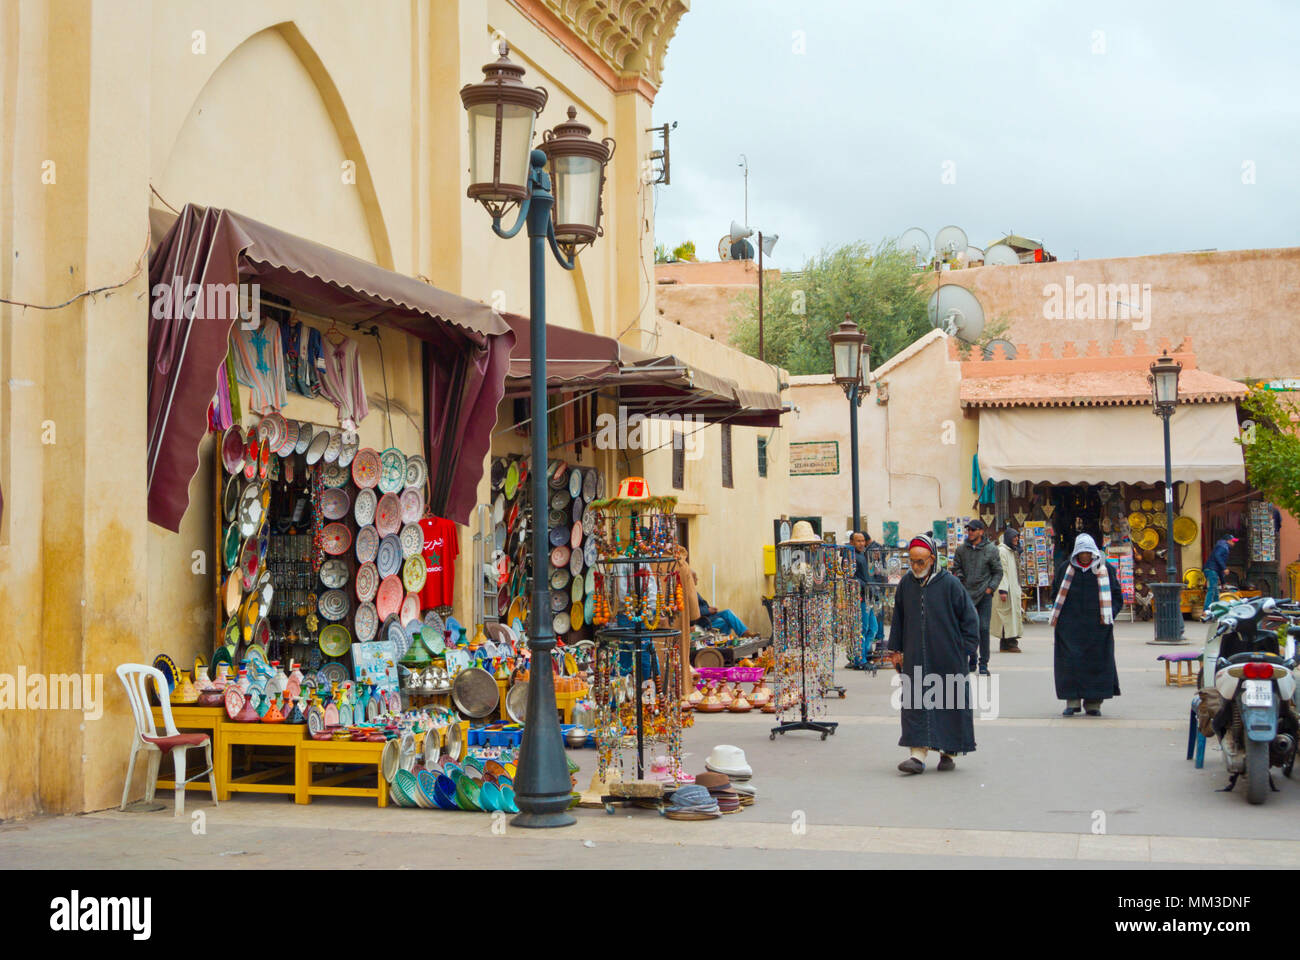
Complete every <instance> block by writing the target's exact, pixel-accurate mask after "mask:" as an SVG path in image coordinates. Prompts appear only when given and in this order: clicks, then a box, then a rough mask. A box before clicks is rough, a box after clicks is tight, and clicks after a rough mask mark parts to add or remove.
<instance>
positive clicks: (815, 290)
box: [731, 241, 930, 375]
mask: <svg viewBox="0 0 1300 960" xmlns="http://www.w3.org/2000/svg"><path fill="white" fill-rule="evenodd" d="M928 295H929V291H928V289H927V288H926V287H925V285H924V280H923V276H918V275H917V273H916V269H915V267H914V265H913V260H912V257H911V255H910V253H903V252H902V251H900V250H898V249H897V248H896V247H895V246H894V245H893V243H892V242H889V243H882V244H881V245H879V246H877V247H875V248H874V249H873V248H872V247H871V245H870V244H868V243H865V242H861V241H859V242H856V243H849V244H845V245H844V246H842V247H838V248H835V249H826V250H823V251H822V252H821V253H819V254H818V255H817V256H815V257H813V258H812V259H811V260H809V261H808V262H807V263H806V264H805V265H804V268H803V269H802V270H800V271H798V272H796V273H793V274H785V275H783V276H782V277H781V279H780V280H779V281H778V280H774V279H771V278H764V282H763V351H764V359H766V360H767V361H768V362H769V363H774V364H777V365H778V366H781V367H784V368H785V369H786V370H788V371H790V373H792V374H796V375H798V374H810V373H829V372H830V371H831V370H832V369H833V362H832V358H831V345H830V342H829V341H828V340H827V339H826V336H827V334H829V333H830V332H831V331H832V330H834V329H835V327H837V326H838V325H839V323H840V321H841V320H843V319H844V315H845V314H846V313H847V314H848V315H849V317H850V318H851V319H852V320H854V321H855V322H856V323H857V324H858V328H859V329H860V330H862V332H863V333H865V334H866V335H867V342H868V343H870V344H871V348H872V349H871V365H872V366H873V367H877V366H879V365H880V364H882V363H884V362H885V361H886V360H888V359H889V358H890V357H892V356H893V355H894V354H896V353H898V352H899V351H900V350H902V349H903V348H904V347H906V346H907V345H908V344H910V343H912V342H913V341H914V340H916V339H917V338H918V337H920V336H922V335H923V334H925V333H926V332H927V331H928V330H929V329H930V321H929V319H928V318H927V316H926V309H925V306H926V298H927V297H928ZM731 320H732V336H731V342H732V343H733V344H734V345H735V346H737V347H739V348H740V349H741V350H744V351H745V352H746V353H748V354H751V355H752V356H758V294H757V291H755V292H753V293H750V294H748V295H744V296H742V297H741V298H740V300H739V303H738V304H737V312H736V313H734V314H733V315H732V318H731Z"/></svg>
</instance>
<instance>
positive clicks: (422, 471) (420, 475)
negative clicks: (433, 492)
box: [404, 455, 429, 490]
mask: <svg viewBox="0 0 1300 960" xmlns="http://www.w3.org/2000/svg"><path fill="white" fill-rule="evenodd" d="M428 478H429V467H428V465H427V464H426V463H425V462H424V457H421V456H419V455H416V456H414V457H407V459H406V475H405V478H404V482H405V486H406V488H407V489H408V490H410V489H415V488H422V487H423V486H424V481H425V480H427V479H428Z"/></svg>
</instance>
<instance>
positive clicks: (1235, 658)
mask: <svg viewBox="0 0 1300 960" xmlns="http://www.w3.org/2000/svg"><path fill="white" fill-rule="evenodd" d="M1275 611H1276V612H1275ZM1289 611H1290V608H1289V607H1282V608H1279V606H1278V603H1277V601H1276V600H1274V599H1273V598H1272V597H1258V598H1255V599H1253V600H1249V601H1238V602H1235V603H1232V604H1231V605H1228V604H1221V603H1216V604H1213V605H1211V608H1210V613H1211V615H1212V616H1214V617H1216V618H1217V623H1216V624H1215V625H1214V626H1213V628H1212V629H1211V632H1210V637H1209V639H1208V641H1207V642H1206V645H1205V651H1204V654H1203V657H1202V661H1201V663H1202V667H1201V671H1202V672H1201V677H1202V691H1201V698H1202V703H1203V704H1204V705H1205V707H1206V708H1207V709H1208V710H1210V711H1211V713H1210V726H1211V728H1212V729H1213V732H1214V734H1215V735H1216V736H1217V737H1218V740H1219V746H1220V748H1221V750H1222V753H1223V759H1224V763H1225V765H1226V766H1227V769H1228V776H1229V780H1228V786H1227V787H1226V788H1225V789H1227V790H1231V789H1233V787H1235V786H1236V785H1237V780H1238V778H1239V777H1241V776H1243V775H1244V776H1245V777H1246V800H1247V801H1248V802H1249V803H1252V804H1259V803H1263V802H1264V800H1265V798H1266V797H1267V796H1268V791H1269V790H1270V789H1273V790H1276V789H1277V787H1276V786H1274V785H1273V782H1272V779H1271V774H1270V773H1269V768H1270V767H1280V768H1282V769H1283V771H1284V772H1285V773H1286V775H1287V776H1290V774H1291V770H1292V768H1293V766H1294V763H1295V757H1296V745H1297V742H1300V714H1298V713H1297V710H1296V700H1295V696H1296V673H1295V671H1296V641H1297V637H1300V626H1296V625H1287V626H1286V630H1285V641H1284V643H1285V650H1284V652H1283V653H1279V652H1278V649H1279V646H1280V643H1279V632H1274V631H1273V630H1270V629H1268V628H1267V627H1266V626H1265V622H1266V621H1268V622H1276V623H1278V624H1279V625H1281V624H1283V623H1286V618H1285V617H1284V614H1287V613H1288V612H1289ZM1294 613H1295V614H1297V615H1300V608H1297V609H1296V610H1295V611H1294ZM1216 694H1217V697H1216V696H1215V695H1216ZM1216 699H1217V703H1216V702H1215V701H1216Z"/></svg>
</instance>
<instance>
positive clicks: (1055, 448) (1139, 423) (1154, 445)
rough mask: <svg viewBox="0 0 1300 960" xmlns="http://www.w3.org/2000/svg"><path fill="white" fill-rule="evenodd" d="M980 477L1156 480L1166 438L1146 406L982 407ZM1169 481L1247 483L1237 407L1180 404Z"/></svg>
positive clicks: (1041, 480) (1162, 467)
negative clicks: (1241, 481) (1238, 438)
mask: <svg viewBox="0 0 1300 960" xmlns="http://www.w3.org/2000/svg"><path fill="white" fill-rule="evenodd" d="M979 418H980V439H979V469H980V474H981V475H982V476H983V477H984V478H985V479H989V478H992V479H994V480H1010V481H1012V482H1020V481H1023V480H1027V481H1030V482H1032V483H1159V482H1161V481H1163V480H1164V479H1165V448H1164V434H1163V431H1162V429H1161V423H1160V418H1159V417H1157V416H1155V415H1154V414H1153V413H1152V412H1151V407H1150V406H1124V407H1013V408H1000V409H991V408H985V409H981V410H980V412H979ZM1169 428H1170V449H1171V451H1172V460H1173V477H1174V480H1176V481H1177V480H1183V481H1189V482H1190V481H1196V480H1200V481H1202V482H1209V481H1214V480H1218V481H1220V482H1222V483H1230V482H1231V481H1233V480H1243V481H1244V480H1245V479H1246V468H1245V464H1244V462H1243V461H1242V456H1241V447H1240V445H1238V444H1237V443H1235V442H1234V441H1235V439H1236V437H1237V435H1238V433H1237V431H1238V428H1237V406H1236V404H1234V403H1198V404H1184V405H1181V406H1179V407H1178V408H1177V409H1176V410H1175V411H1174V415H1173V417H1172V418H1171V419H1170V421H1169Z"/></svg>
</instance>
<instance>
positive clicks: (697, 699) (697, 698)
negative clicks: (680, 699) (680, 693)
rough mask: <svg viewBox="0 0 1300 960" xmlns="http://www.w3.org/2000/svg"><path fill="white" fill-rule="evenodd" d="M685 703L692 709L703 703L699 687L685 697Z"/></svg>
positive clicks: (702, 695)
mask: <svg viewBox="0 0 1300 960" xmlns="http://www.w3.org/2000/svg"><path fill="white" fill-rule="evenodd" d="M686 702H687V703H689V704H690V705H691V708H692V709H694V708H695V707H698V706H699V705H700V704H701V703H703V702H704V693H703V692H702V691H701V690H700V688H699V687H696V688H695V689H694V690H692V691H691V692H690V693H689V694H688V695H687V697H686Z"/></svg>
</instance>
